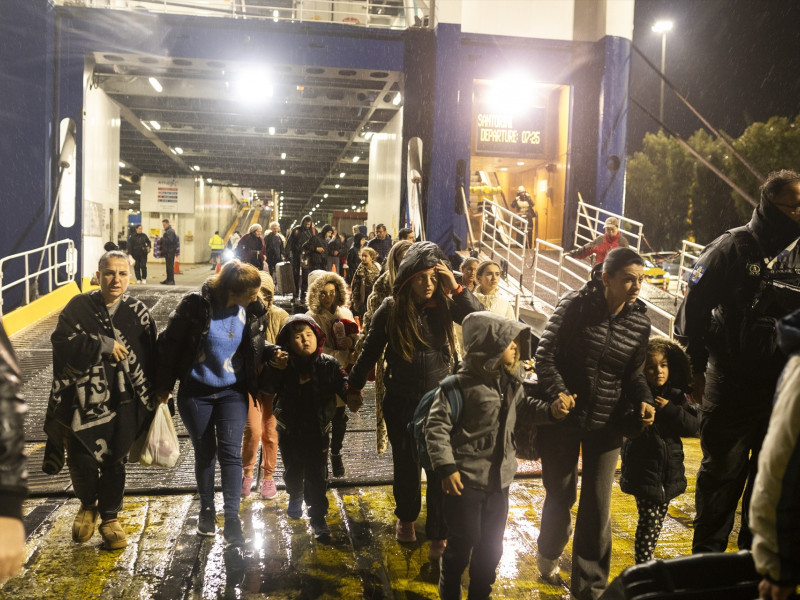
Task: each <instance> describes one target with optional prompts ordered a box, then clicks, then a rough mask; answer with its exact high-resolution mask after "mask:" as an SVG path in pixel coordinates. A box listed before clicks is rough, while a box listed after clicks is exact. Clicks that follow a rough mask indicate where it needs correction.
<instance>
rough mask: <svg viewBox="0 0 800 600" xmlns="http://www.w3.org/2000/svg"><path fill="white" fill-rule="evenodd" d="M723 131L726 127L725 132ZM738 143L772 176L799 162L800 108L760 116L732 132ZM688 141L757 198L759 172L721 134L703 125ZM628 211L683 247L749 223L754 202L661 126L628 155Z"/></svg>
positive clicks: (666, 245)
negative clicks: (789, 113)
mask: <svg viewBox="0 0 800 600" xmlns="http://www.w3.org/2000/svg"><path fill="white" fill-rule="evenodd" d="M723 135H724V134H723ZM728 139H729V141H730V143H731V145H732V146H733V147H734V148H735V150H736V151H737V152H738V153H739V154H740V155H742V156H743V157H744V158H745V159H746V160H747V161H748V162H749V163H750V164H751V165H753V167H754V168H755V169H756V170H757V171H758V172H759V173H761V174H762V175H763V176H764V177H766V176H767V175H768V174H769V173H770V172H771V171H776V170H780V169H787V168H796V167H797V165H798V164H800V115H798V116H797V117H796V118H795V119H794V120H791V119H787V118H786V117H772V118H771V119H769V120H768V121H767V122H766V123H760V122H759V123H753V124H752V125H750V126H749V127H748V128H747V129H746V130H745V131H744V133H743V134H742V135H741V136H739V137H738V138H736V139H735V140H730V138H728ZM688 143H689V145H690V146H691V147H692V148H694V149H695V150H696V151H697V152H698V153H699V154H700V155H701V156H703V157H704V158H705V159H706V160H708V161H709V162H710V163H711V164H713V165H714V166H715V167H717V168H718V169H720V170H721V171H722V172H723V173H724V174H725V175H726V176H727V177H729V178H730V179H731V180H732V181H733V182H734V183H736V184H737V185H738V186H740V187H741V188H742V189H744V190H745V191H747V192H748V193H749V194H750V195H751V197H752V198H753V199H755V200H756V201H758V198H759V189H758V188H759V186H760V185H761V184H760V182H759V180H758V179H757V178H756V177H755V175H753V174H752V173H751V172H750V171H749V170H748V169H747V167H745V166H744V165H743V164H742V163H741V162H740V161H739V160H738V159H737V158H736V157H734V156H732V154H731V152H730V151H729V149H728V148H727V147H726V146H725V145H724V144H723V143H722V142H721V141H720V140H718V139H716V138H713V137H712V136H711V135H710V134H708V133H707V132H706V131H705V130H702V129H699V130H697V131H696V132H695V133H694V134H693V135H692V136H691V137H690V138H689V140H688ZM626 177H627V181H626V198H625V214H626V216H628V217H630V218H632V219H636V220H637V221H641V222H642V223H644V235H645V237H646V238H647V240H648V241H649V242H650V244H651V245H652V246H653V248H655V249H656V250H662V249H663V250H677V249H680V247H681V241H682V240H684V239H689V240H692V239H693V240H694V241H696V242H697V243H699V244H707V243H709V242H710V241H711V240H713V239H714V238H716V237H717V236H718V235H720V234H721V233H722V232H723V231H725V230H727V229H730V228H732V227H736V226H738V225H743V224H744V223H746V222H747V221H748V219H749V218H750V214H751V213H752V211H753V207H752V206H751V205H750V204H749V203H748V202H747V201H746V200H745V199H744V198H742V197H741V196H740V195H739V194H737V193H736V192H734V191H733V190H732V189H731V188H730V187H729V186H728V185H727V184H726V183H724V182H723V181H722V180H721V179H719V177H717V176H716V175H715V174H714V173H713V172H712V171H711V170H709V169H708V168H707V167H706V166H705V165H703V164H701V163H699V162H698V161H697V160H696V159H695V158H694V157H693V156H692V155H691V154H690V153H689V151H688V150H686V149H685V148H684V147H683V146H682V145H681V144H680V142H679V141H678V140H677V139H676V138H673V137H671V136H667V135H665V134H664V133H663V132H662V131H659V132H658V133H657V134H652V133H648V134H646V135H645V137H644V141H643V144H642V151H641V152H636V153H635V154H634V155H633V156H632V157H629V158H628V167H627V172H626Z"/></svg>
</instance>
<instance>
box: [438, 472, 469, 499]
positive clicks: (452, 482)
mask: <svg viewBox="0 0 800 600" xmlns="http://www.w3.org/2000/svg"><path fill="white" fill-rule="evenodd" d="M463 489H464V484H463V483H461V473H459V472H458V471H456V472H455V473H451V474H450V475H448V476H447V477H445V478H444V479H442V491H443V492H444V493H445V494H447V495H450V494H452V495H454V496H460V495H461V490H463Z"/></svg>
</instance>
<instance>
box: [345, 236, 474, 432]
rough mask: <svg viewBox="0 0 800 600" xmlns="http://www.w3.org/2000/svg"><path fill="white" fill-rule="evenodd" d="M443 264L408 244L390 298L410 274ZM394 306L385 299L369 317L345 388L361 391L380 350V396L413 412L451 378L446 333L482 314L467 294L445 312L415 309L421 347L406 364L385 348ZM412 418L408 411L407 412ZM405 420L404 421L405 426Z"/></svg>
mask: <svg viewBox="0 0 800 600" xmlns="http://www.w3.org/2000/svg"><path fill="white" fill-rule="evenodd" d="M441 260H444V261H445V263H446V264H447V265H448V268H449V263H447V260H446V259H445V257H444V254H443V253H442V251H441V250H440V249H439V247H438V246H437V245H436V244H434V243H432V242H417V243H416V244H413V245H412V246H411V247H410V248H409V249H408V252H406V254H405V256H404V257H403V261H402V262H401V263H400V267H399V268H398V270H397V276H396V278H395V282H394V294H395V295H396V294H397V293H398V291H399V289H400V287H401V286H402V285H403V284H404V283H406V282H407V281H408V280H409V279H411V278H412V277H413V276H414V275H415V274H417V273H419V272H421V271H425V270H427V269H430V268H432V267H434V266H436V265H438V264H439V261H441ZM393 304H394V297H389V298H386V299H385V300H384V301H383V303H382V304H381V306H380V307H379V308H378V310H376V311H375V314H374V315H373V317H372V322H371V324H370V328H369V333H368V334H367V339H366V340H365V342H364V348H363V350H362V352H361V355H360V356H359V357H358V360H357V361H356V364H355V365H354V366H353V369H352V371H350V379H349V381H350V386H351V387H352V388H353V389H361V388H362V387H364V384H365V383H366V380H367V375H368V374H369V372H370V370H371V369H372V367H373V366H374V365H375V363H376V362H377V361H378V359H379V357H380V355H381V352H383V349H384V348H386V355H385V360H386V363H387V366H386V370H385V371H384V377H383V381H384V384H385V386H386V394H387V396H389V395H394V396H395V397H397V396H400V397H404V398H408V399H409V400H410V403H411V404H413V406H414V407H416V401H418V400H419V398H421V397H422V395H423V394H424V393H425V392H427V391H428V390H430V389H432V388H434V387H436V386H437V385H438V384H439V381H441V380H442V379H443V378H444V377H446V376H447V375H449V374H450V373H451V372H452V368H453V357H452V355H451V352H450V346H449V344H448V340H447V333H446V332H447V327H450V326H451V325H452V323H453V321H455V322H456V323H459V324H460V323H461V321H462V319H463V318H464V317H465V316H466V315H468V314H469V313H471V312H475V311H479V310H483V306H482V305H481V303H480V302H478V300H477V299H476V298H475V296H473V295H472V292H470V291H469V290H467V289H463V291H462V292H461V293H460V294H454V295H453V298H452V300H450V299H448V300H447V306H446V307H441V306H434V305H431V306H424V307H422V308H421V309H420V324H419V331H420V335H421V336H422V337H423V339H424V341H425V343H426V346H425V347H422V348H417V349H416V351H415V352H414V359H413V361H412V362H408V361H406V360H405V359H403V357H402V356H401V355H400V354H399V353H398V352H397V351H396V350H395V349H394V348H392V346H391V345H389V333H388V331H387V329H388V322H389V315H390V313H391V311H392V306H393ZM412 413H413V408H412ZM410 417H411V415H409V420H410Z"/></svg>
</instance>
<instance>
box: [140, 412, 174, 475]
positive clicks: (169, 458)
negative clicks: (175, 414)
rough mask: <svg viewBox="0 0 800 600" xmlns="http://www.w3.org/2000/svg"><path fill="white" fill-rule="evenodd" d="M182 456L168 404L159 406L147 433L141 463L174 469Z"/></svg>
mask: <svg viewBox="0 0 800 600" xmlns="http://www.w3.org/2000/svg"><path fill="white" fill-rule="evenodd" d="M179 456H180V445H179V444H178V436H177V434H176V433H175V425H174V424H173V422H172V416H171V415H170V414H169V407H168V406H167V405H166V404H159V405H158V408H157V409H156V415H155V417H154V418H153V422H152V423H151V424H150V430H149V431H148V432H147V439H146V440H145V443H144V448H142V455H141V458H140V459H139V462H140V463H141V464H143V465H148V466H152V467H165V468H167V469H169V468H170V467H174V466H175V463H176V462H178V457H179Z"/></svg>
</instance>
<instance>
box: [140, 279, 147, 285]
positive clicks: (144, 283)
mask: <svg viewBox="0 0 800 600" xmlns="http://www.w3.org/2000/svg"><path fill="white" fill-rule="evenodd" d="M139 283H141V284H142V285H147V279H142V280H141V281H140V282H139Z"/></svg>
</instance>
